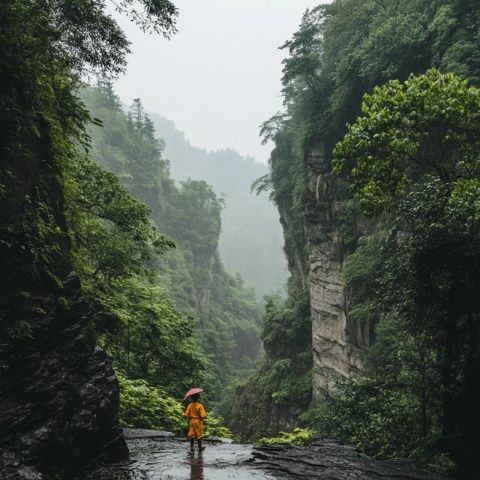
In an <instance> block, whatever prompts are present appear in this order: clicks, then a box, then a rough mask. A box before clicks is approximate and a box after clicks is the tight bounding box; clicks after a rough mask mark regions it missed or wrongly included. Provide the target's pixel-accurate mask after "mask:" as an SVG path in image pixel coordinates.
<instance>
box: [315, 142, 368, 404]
mask: <svg viewBox="0 0 480 480" xmlns="http://www.w3.org/2000/svg"><path fill="white" fill-rule="evenodd" d="M307 168H308V170H307V175H308V194H307V195H308V203H307V213H306V222H307V239H308V251H309V266H310V279H309V281H310V306H311V316H312V350H313V396H314V398H316V397H317V398H318V397H319V396H321V394H322V392H324V391H325V390H328V388H329V384H330V383H331V381H332V379H333V378H334V377H335V376H338V375H341V376H344V377H353V376H355V375H356V374H357V373H358V372H359V371H360V369H361V366H362V365H361V359H360V353H361V350H362V348H363V347H365V346H366V345H368V343H369V326H368V325H367V326H364V327H363V328H362V327H361V326H360V325H357V324H355V322H353V321H352V320H351V319H349V316H348V298H349V295H348V291H347V289H346V288H345V284H344V281H343V279H342V263H343V261H344V250H343V246H342V241H341V238H340V234H339V212H340V210H341V208H342V204H343V202H342V201H341V200H339V199H338V197H337V195H336V193H335V190H334V185H333V181H332V178H331V171H330V166H329V164H328V161H327V158H326V155H325V148H324V145H323V144H320V145H317V146H316V147H315V148H313V149H312V150H311V152H310V155H309V156H308V159H307Z"/></svg>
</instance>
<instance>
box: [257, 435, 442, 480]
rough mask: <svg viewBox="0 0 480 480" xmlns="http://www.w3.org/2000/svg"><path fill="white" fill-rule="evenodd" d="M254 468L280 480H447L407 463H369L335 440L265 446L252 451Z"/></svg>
mask: <svg viewBox="0 0 480 480" xmlns="http://www.w3.org/2000/svg"><path fill="white" fill-rule="evenodd" d="M253 456H254V465H255V466H256V467H257V468H261V469H263V470H265V471H267V472H268V473H270V474H271V475H272V476H274V477H276V478H281V479H291V480H293V479H309V480H315V479H323V480H326V479H328V480H380V479H381V480H448V478H447V477H446V476H443V475H442V474H440V473H439V472H436V471H433V469H429V468H428V467H422V466H419V465H417V464H415V463H414V462H413V461H411V460H382V461H380V460H372V459H369V458H368V457H364V456H362V455H361V454H360V453H359V452H358V450H357V449H355V448H354V447H351V446H348V445H345V444H343V443H341V442H338V441H335V440H315V441H312V442H311V443H310V444H309V445H308V446H305V447H293V446H265V447H257V448H255V449H254V451H253Z"/></svg>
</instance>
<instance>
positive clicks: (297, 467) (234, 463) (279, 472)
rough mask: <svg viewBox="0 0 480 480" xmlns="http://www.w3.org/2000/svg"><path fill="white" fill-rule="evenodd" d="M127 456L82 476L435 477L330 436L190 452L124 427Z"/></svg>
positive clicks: (160, 479)
mask: <svg viewBox="0 0 480 480" xmlns="http://www.w3.org/2000/svg"><path fill="white" fill-rule="evenodd" d="M125 436H126V438H127V441H128V445H129V448H130V459H129V461H127V462H123V463H120V464H116V465H110V466H107V467H102V468H100V469H98V470H96V471H94V472H91V473H90V475H88V476H87V477H86V479H85V480H228V479H232V480H279V479H282V480H287V479H288V480H292V479H308V480H314V479H319V480H323V479H324V480H327V479H328V480H440V479H446V477H444V476H443V475H440V474H439V472H438V471H437V472H436V471H433V470H432V469H431V467H426V466H419V465H416V464H415V463H414V462H412V461H410V460H385V461H378V460H372V459H369V458H368V457H365V456H363V455H361V454H360V453H359V452H358V451H357V450H356V449H355V448H353V447H351V446H348V445H345V444H343V443H341V442H338V441H335V440H326V439H317V440H315V441H312V442H311V443H310V444H309V445H307V446H305V447H291V446H272V447H261V448H254V447H253V446H252V445H239V444H232V443H227V442H221V441H213V440H212V439H210V440H209V441H208V442H206V449H205V450H204V451H203V452H202V453H199V452H198V450H197V449H196V450H195V454H194V455H191V454H190V452H189V449H190V445H189V443H187V442H186V441H185V440H182V439H178V438H175V437H173V436H172V435H171V434H169V433H167V432H154V431H151V430H125Z"/></svg>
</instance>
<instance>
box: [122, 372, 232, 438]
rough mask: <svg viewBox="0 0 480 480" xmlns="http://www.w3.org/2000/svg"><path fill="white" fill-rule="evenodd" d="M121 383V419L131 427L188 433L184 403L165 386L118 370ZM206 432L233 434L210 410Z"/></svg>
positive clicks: (209, 434) (225, 435) (125, 424)
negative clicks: (150, 382)
mask: <svg viewBox="0 0 480 480" xmlns="http://www.w3.org/2000/svg"><path fill="white" fill-rule="evenodd" d="M117 377H118V380H119V383H120V409H119V412H120V422H121V424H122V426H123V427H127V428H147V429H151V430H166V431H169V432H172V433H175V434H176V435H182V436H183V435H186V432H187V419H186V418H185V417H184V415H183V413H184V411H185V408H184V405H182V403H181V402H179V401H178V400H176V399H174V398H172V397H170V396H168V394H166V393H165V390H163V389H161V388H157V387H153V386H152V385H149V384H148V383H147V382H146V381H145V380H131V379H129V378H126V377H125V376H123V375H122V374H118V373H117ZM205 435H206V436H215V437H222V438H232V437H233V435H232V432H231V431H230V430H229V429H228V428H227V427H225V426H224V425H223V418H221V417H217V416H215V415H212V414H209V415H208V418H207V420H206V421H205Z"/></svg>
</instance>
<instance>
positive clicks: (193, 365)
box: [81, 83, 260, 416]
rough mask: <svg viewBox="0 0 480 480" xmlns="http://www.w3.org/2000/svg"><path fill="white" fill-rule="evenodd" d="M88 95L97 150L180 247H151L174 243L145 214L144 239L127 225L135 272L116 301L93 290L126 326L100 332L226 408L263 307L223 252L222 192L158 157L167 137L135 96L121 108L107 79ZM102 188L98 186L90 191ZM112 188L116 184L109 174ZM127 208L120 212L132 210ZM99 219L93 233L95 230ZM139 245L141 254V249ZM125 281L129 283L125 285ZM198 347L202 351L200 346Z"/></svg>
mask: <svg viewBox="0 0 480 480" xmlns="http://www.w3.org/2000/svg"><path fill="white" fill-rule="evenodd" d="M83 97H84V98H85V100H86V102H87V105H88V107H89V108H90V109H91V111H92V115H94V116H95V117H98V118H100V119H101V120H102V123H103V128H100V129H99V128H98V127H96V126H92V127H91V128H90V130H89V133H90V135H91V138H92V155H93V157H94V159H95V160H96V162H97V163H98V164H99V165H101V166H103V167H104V168H107V169H108V170H110V171H112V172H113V173H114V174H115V175H116V176H117V177H118V178H119V180H120V182H121V183H122V184H123V185H124V187H122V188H123V189H124V190H125V187H126V189H127V190H128V191H129V192H130V195H135V196H136V197H137V198H139V199H140V200H141V201H143V202H145V204H146V205H147V207H148V208H147V207H145V206H143V205H142V207H143V209H144V211H143V213H142V214H145V215H146V214H147V213H148V211H150V217H151V219H152V220H153V223H154V225H155V227H157V228H158V229H160V230H161V231H162V232H163V233H165V234H166V235H168V237H169V238H171V239H173V240H174V241H175V244H176V249H175V250H171V249H170V250H169V251H166V252H165V253H164V254H163V255H158V249H157V251H155V248H152V246H153V247H155V244H156V245H158V244H159V243H160V246H162V245H163V246H164V247H168V246H170V244H169V243H167V241H166V239H165V238H164V237H162V236H160V237H159V236H158V234H155V235H156V237H155V238H149V235H150V234H149V233H148V231H150V232H151V231H154V230H149V229H152V228H153V227H152V225H151V224H150V223H148V222H147V223H143V224H141V226H142V228H144V229H145V231H141V232H140V231H139V229H138V228H137V229H136V233H137V235H136V236H135V238H134V240H135V241H136V242H139V241H140V243H137V244H135V243H134V244H131V242H130V243H129V242H128V241H126V240H128V237H125V235H124V233H123V232H121V234H122V235H123V240H122V242H121V243H119V245H118V247H119V248H123V246H124V247H125V251H126V252H128V254H129V258H128V259H126V260H127V262H129V263H127V262H125V263H124V262H123V261H122V262H120V265H122V264H123V265H125V266H126V267H127V268H126V273H130V274H133V273H135V274H136V277H135V278H134V279H132V280H131V281H124V282H123V281H122V280H121V279H119V281H118V282H117V283H116V285H118V286H119V289H117V292H116V293H115V295H114V298H116V299H117V300H115V301H110V302H109V303H108V302H107V297H106V296H103V295H101V294H99V292H98V289H96V291H95V292H94V290H92V295H91V296H92V298H93V297H95V296H97V298H100V299H101V301H102V302H104V307H103V309H104V310H105V311H106V312H108V314H107V315H106V317H107V318H111V317H112V316H113V317H118V318H121V319H123V320H122V322H121V328H120V329H119V328H117V329H116V330H114V331H110V332H109V331H107V332H106V335H105V336H102V338H103V339H104V341H105V342H106V344H107V343H110V344H111V345H110V347H108V349H109V351H111V352H112V355H115V358H116V359H117V362H118V365H119V366H121V368H122V369H123V371H125V372H127V373H128V374H129V375H132V376H133V377H134V378H143V379H146V380H148V381H149V382H151V383H152V384H154V385H161V386H163V387H164V388H166V389H167V390H168V391H169V392H178V393H177V394H179V392H181V390H182V389H183V388H184V387H186V386H187V385H188V384H189V382H190V383H191V384H202V386H204V387H205V389H206V390H207V391H208V392H209V395H210V398H212V399H215V401H214V402H212V403H213V404H214V405H215V404H216V405H218V410H219V412H220V413H221V414H222V415H225V416H226V415H227V414H228V411H229V403H230V402H231V400H232V396H233V388H232V387H230V385H232V384H233V383H234V382H235V381H236V379H237V378H242V377H243V376H244V375H245V374H246V372H248V371H250V370H251V369H252V368H253V364H254V361H255V359H256V358H257V357H258V355H259V352H260V342H259V339H258V336H259V322H260V309H259V306H258V305H257V303H256V300H255V295H254V292H252V291H251V290H247V289H245V288H244V286H243V282H242V280H241V279H240V278H239V277H234V276H231V275H229V274H227V273H226V272H225V270H224V268H223V265H222V263H221V262H220V259H219V257H218V252H217V248H218V238H219V234H220V227H221V212H222V208H223V200H222V198H221V197H219V196H217V195H216V194H215V192H214V191H213V189H212V188H211V187H210V186H209V185H208V184H207V183H206V182H204V181H194V180H187V181H185V182H182V183H181V184H180V185H178V186H177V185H175V184H174V182H173V180H172V178H171V176H170V174H169V170H168V162H166V161H165V160H163V159H162V157H161V154H162V149H163V145H162V142H161V141H159V140H157V139H156V138H155V135H154V128H153V125H152V122H151V120H150V118H149V117H148V116H147V115H146V114H145V113H144V110H143V106H142V104H141V102H140V100H139V99H136V100H135V101H134V104H133V105H132V107H131V108H130V109H129V112H128V114H125V112H124V111H123V110H122V108H121V105H120V103H119V101H118V98H117V97H116V96H115V94H114V92H113V90H112V88H111V86H110V85H109V84H105V83H103V84H100V85H99V87H98V88H89V89H87V90H86V91H85V92H83ZM96 168H97V169H98V168H99V167H96ZM105 175H111V174H107V173H105ZM100 187H101V186H99V185H95V187H94V188H93V189H92V190H93V192H95V191H99V190H100V189H101V188H100ZM112 188H117V184H116V183H115V184H113V183H112ZM129 198H131V197H129ZM137 204H138V205H141V204H140V202H138V201H137ZM113 205H114V207H113V208H115V209H117V208H118V209H123V210H125V213H126V212H127V211H128V208H126V206H125V207H122V205H126V203H125V201H123V202H120V201H118V202H114V203H113ZM123 210H119V215H120V216H121V217H122V218H126V215H124V212H123ZM136 215H140V212H136ZM145 218H146V217H145ZM102 221H103V220H102ZM131 223H132V222H130V221H129V222H127V224H131ZM96 225H97V223H95V228H94V232H95V233H97V232H98V231H99V229H98V227H97V226H96ZM134 225H135V224H132V228H133V227H134ZM104 226H108V235H107V236H108V237H109V239H111V240H114V239H115V238H114V237H113V236H112V235H111V230H112V229H111V227H110V225H104ZM139 226H140V224H139ZM127 233H128V232H127ZM144 240H145V241H144ZM105 245H107V244H105ZM89 248H90V249H92V247H89ZM95 248H97V247H93V250H94V249H95ZM115 248H116V247H114V246H112V245H110V246H108V248H106V252H115ZM163 250H165V248H164V249H163ZM143 251H145V254H142V255H140V254H141V253H142V252H143ZM136 252H138V254H136ZM115 254H116V255H117V256H118V257H119V258H121V256H120V255H118V254H117V253H115ZM140 257H141V258H140ZM81 258H86V255H81ZM144 260H148V268H147V271H146V272H145V273H142V272H141V271H140V270H141V269H138V268H135V266H136V265H137V263H138V265H139V266H140V265H141V264H142V261H144ZM136 262H137V263H136ZM144 266H145V267H146V266H147V264H145V263H144ZM149 269H150V271H149ZM145 274H146V275H147V276H148V277H150V281H152V282H153V284H152V285H151V286H148V284H147V285H146V284H145V282H144V281H143V280H141V279H140V282H139V281H138V280H139V276H140V277H141V276H142V275H143V276H145ZM97 278H98V275H97ZM122 282H123V286H121V285H120V284H121V283H122ZM147 283H148V282H147ZM104 288H105V287H104V286H102V288H101V289H100V291H101V290H102V289H104ZM123 288H127V289H128V290H127V291H126V292H125V293H121V292H120V289H123ZM109 294H110V293H109ZM136 298H141V299H143V300H142V302H138V300H137V301H135V299H136ZM112 310H114V311H112ZM99 321H100V322H102V321H103V320H102V317H100V319H99ZM162 322H163V323H164V324H165V325H164V326H162V325H163V323H162ZM177 336H178V339H177ZM193 338H195V341H194V342H193ZM117 345H121V346H122V347H121V354H120V353H115V352H116V351H117V350H118V349H117ZM126 345H128V352H129V354H128V355H127V354H126V351H127V350H126ZM197 345H198V346H197ZM199 349H200V350H201V351H202V353H203V355H199V354H198V350H199ZM127 362H129V365H130V369H128V368H127V366H126V364H127ZM162 364H163V367H162ZM147 365H150V366H149V367H147ZM132 369H133V370H132ZM225 392H227V393H225Z"/></svg>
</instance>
